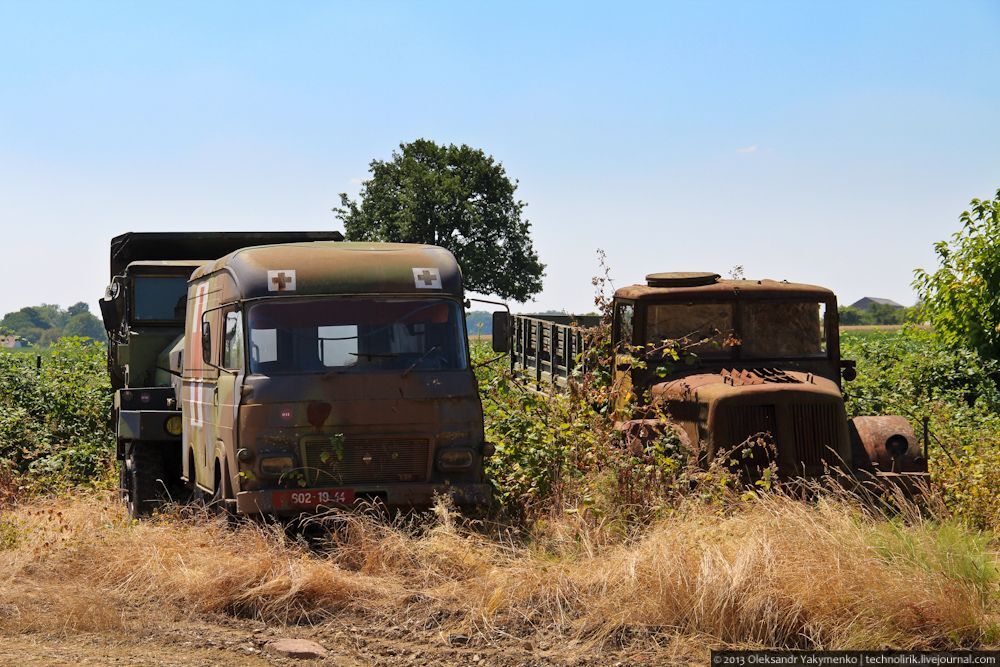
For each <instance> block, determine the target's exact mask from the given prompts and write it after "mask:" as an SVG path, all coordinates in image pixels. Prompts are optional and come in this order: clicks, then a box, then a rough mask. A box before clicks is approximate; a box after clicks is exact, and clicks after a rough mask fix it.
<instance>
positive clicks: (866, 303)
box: [851, 296, 904, 310]
mask: <svg viewBox="0 0 1000 667" xmlns="http://www.w3.org/2000/svg"><path fill="white" fill-rule="evenodd" d="M875 304H878V305H880V306H889V307H890V308H903V307H904V306H903V305H902V304H900V303H896V302H895V301H893V300H892V299H880V298H879V297H877V296H866V297H862V298H860V299H858V300H857V301H855V302H854V303H852V304H851V308H857V309H858V310H869V309H871V307H872V306H874V305H875Z"/></svg>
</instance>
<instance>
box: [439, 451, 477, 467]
mask: <svg viewBox="0 0 1000 667" xmlns="http://www.w3.org/2000/svg"><path fill="white" fill-rule="evenodd" d="M472 460H473V456H472V450H471V449H442V450H441V451H439V452H438V454H437V465H438V468H440V469H441V470H464V469H466V468H471V467H472Z"/></svg>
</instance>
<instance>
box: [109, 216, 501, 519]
mask: <svg viewBox="0 0 1000 667" xmlns="http://www.w3.org/2000/svg"><path fill="white" fill-rule="evenodd" d="M111 248H112V262H111V265H112V267H111V271H112V278H111V286H110V287H109V288H108V290H107V293H106V295H105V298H104V300H103V301H102V303H101V309H102V314H103V315H104V321H105V325H106V328H107V330H108V334H109V356H108V359H109V369H110V371H111V375H112V381H113V383H114V389H115V401H114V414H113V422H114V424H115V429H116V433H117V436H118V456H119V459H121V461H122V466H121V469H122V478H121V488H122V496H123V499H124V501H125V503H126V505H127V507H128V510H129V513H130V514H131V515H132V516H133V517H138V516H142V515H144V514H147V513H149V512H150V511H151V510H152V509H153V508H155V507H156V506H157V505H158V504H159V503H162V502H164V501H165V500H167V499H171V498H174V499H181V498H185V497H188V496H192V495H193V496H194V497H196V498H202V499H204V500H205V501H207V502H209V503H210V504H211V505H213V506H215V507H224V508H227V509H228V510H230V511H233V512H237V513H240V514H246V515H255V514H265V515H278V516H291V515H298V514H300V513H302V512H307V511H314V510H316V509H317V508H321V507H331V506H349V505H352V504H353V503H355V502H357V501H373V502H379V503H382V504H384V505H386V506H388V507H397V508H414V507H417V508H419V507H428V506H430V505H431V504H432V502H433V499H434V496H435V495H437V494H447V495H450V496H452V497H453V498H454V500H455V501H456V502H457V503H458V504H459V505H460V506H466V507H475V508H481V507H484V506H486V505H488V504H489V502H490V498H491V491H490V488H491V487H490V486H489V484H488V483H487V482H486V480H485V479H484V477H483V459H484V457H486V456H489V454H490V453H491V447H490V445H489V444H487V443H486V442H485V441H484V436H483V413H482V405H481V403H480V399H479V395H478V391H477V384H476V380H475V377H474V376H473V373H472V367H471V364H470V359H469V351H468V346H467V333H466V330H465V317H464V294H463V288H462V276H461V272H460V270H459V267H458V265H457V263H456V262H455V258H454V257H453V256H452V255H451V253H449V252H448V251H446V250H444V249H442V248H437V247H434V246H422V245H408V244H380V243H345V242H342V237H341V236H340V235H339V233H331V234H315V233H284V232H282V233H272V234H259V233H246V234H244V233H219V234H183V233H173V234H125V235H123V236H119V237H117V238H115V239H114V240H113V241H112V244H111ZM212 256H215V257H219V256H221V258H219V259H211V257H212ZM206 257H208V258H209V259H206Z"/></svg>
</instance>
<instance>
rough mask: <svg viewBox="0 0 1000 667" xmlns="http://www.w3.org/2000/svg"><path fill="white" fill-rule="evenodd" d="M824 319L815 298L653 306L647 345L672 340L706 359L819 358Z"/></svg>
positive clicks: (821, 306)
mask: <svg viewBox="0 0 1000 667" xmlns="http://www.w3.org/2000/svg"><path fill="white" fill-rule="evenodd" d="M824 318H825V304H823V303H819V302H815V301H798V302H796V301H744V302H742V303H741V304H740V308H737V307H736V304H735V303H733V302H725V303H695V304H691V303H664V304H654V305H651V306H649V308H648V309H647V315H646V330H647V343H649V344H650V345H651V346H653V348H654V349H655V348H656V347H658V346H662V345H664V342H665V341H676V345H677V346H678V347H679V348H680V352H681V353H682V354H690V355H695V356H697V357H701V358H706V359H712V358H718V359H733V358H739V359H787V358H793V359H794V358H816V357H824V356H826V336H825V335H824V332H825V327H824Z"/></svg>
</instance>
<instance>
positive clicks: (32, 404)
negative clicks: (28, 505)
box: [0, 338, 114, 489]
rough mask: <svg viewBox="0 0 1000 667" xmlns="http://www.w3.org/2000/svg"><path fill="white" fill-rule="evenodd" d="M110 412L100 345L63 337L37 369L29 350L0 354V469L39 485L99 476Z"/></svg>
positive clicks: (103, 473)
mask: <svg viewBox="0 0 1000 667" xmlns="http://www.w3.org/2000/svg"><path fill="white" fill-rule="evenodd" d="M110 409H111V392H110V384H109V382H108V377H107V372H106V369H105V356H104V348H103V346H99V345H94V344H92V343H90V342H88V341H86V340H83V339H79V338H63V339H61V340H59V341H57V342H56V343H54V344H53V345H52V347H51V348H49V349H48V350H47V351H46V353H45V354H44V356H43V357H42V365H41V368H40V369H36V365H35V357H34V356H33V355H27V354H23V353H21V354H9V353H5V354H0V468H7V469H9V470H11V471H13V472H14V473H17V474H18V475H19V481H20V482H21V483H22V484H25V485H27V486H29V487H32V488H38V489H47V488H58V487H62V486H66V485H72V484H94V483H95V481H97V480H101V479H102V478H106V477H107V475H108V473H109V470H110V468H111V462H112V458H113V457H112V454H113V451H114V437H113V434H112V433H111V432H110V430H109V429H108V424H107V420H108V414H109V412H110Z"/></svg>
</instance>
